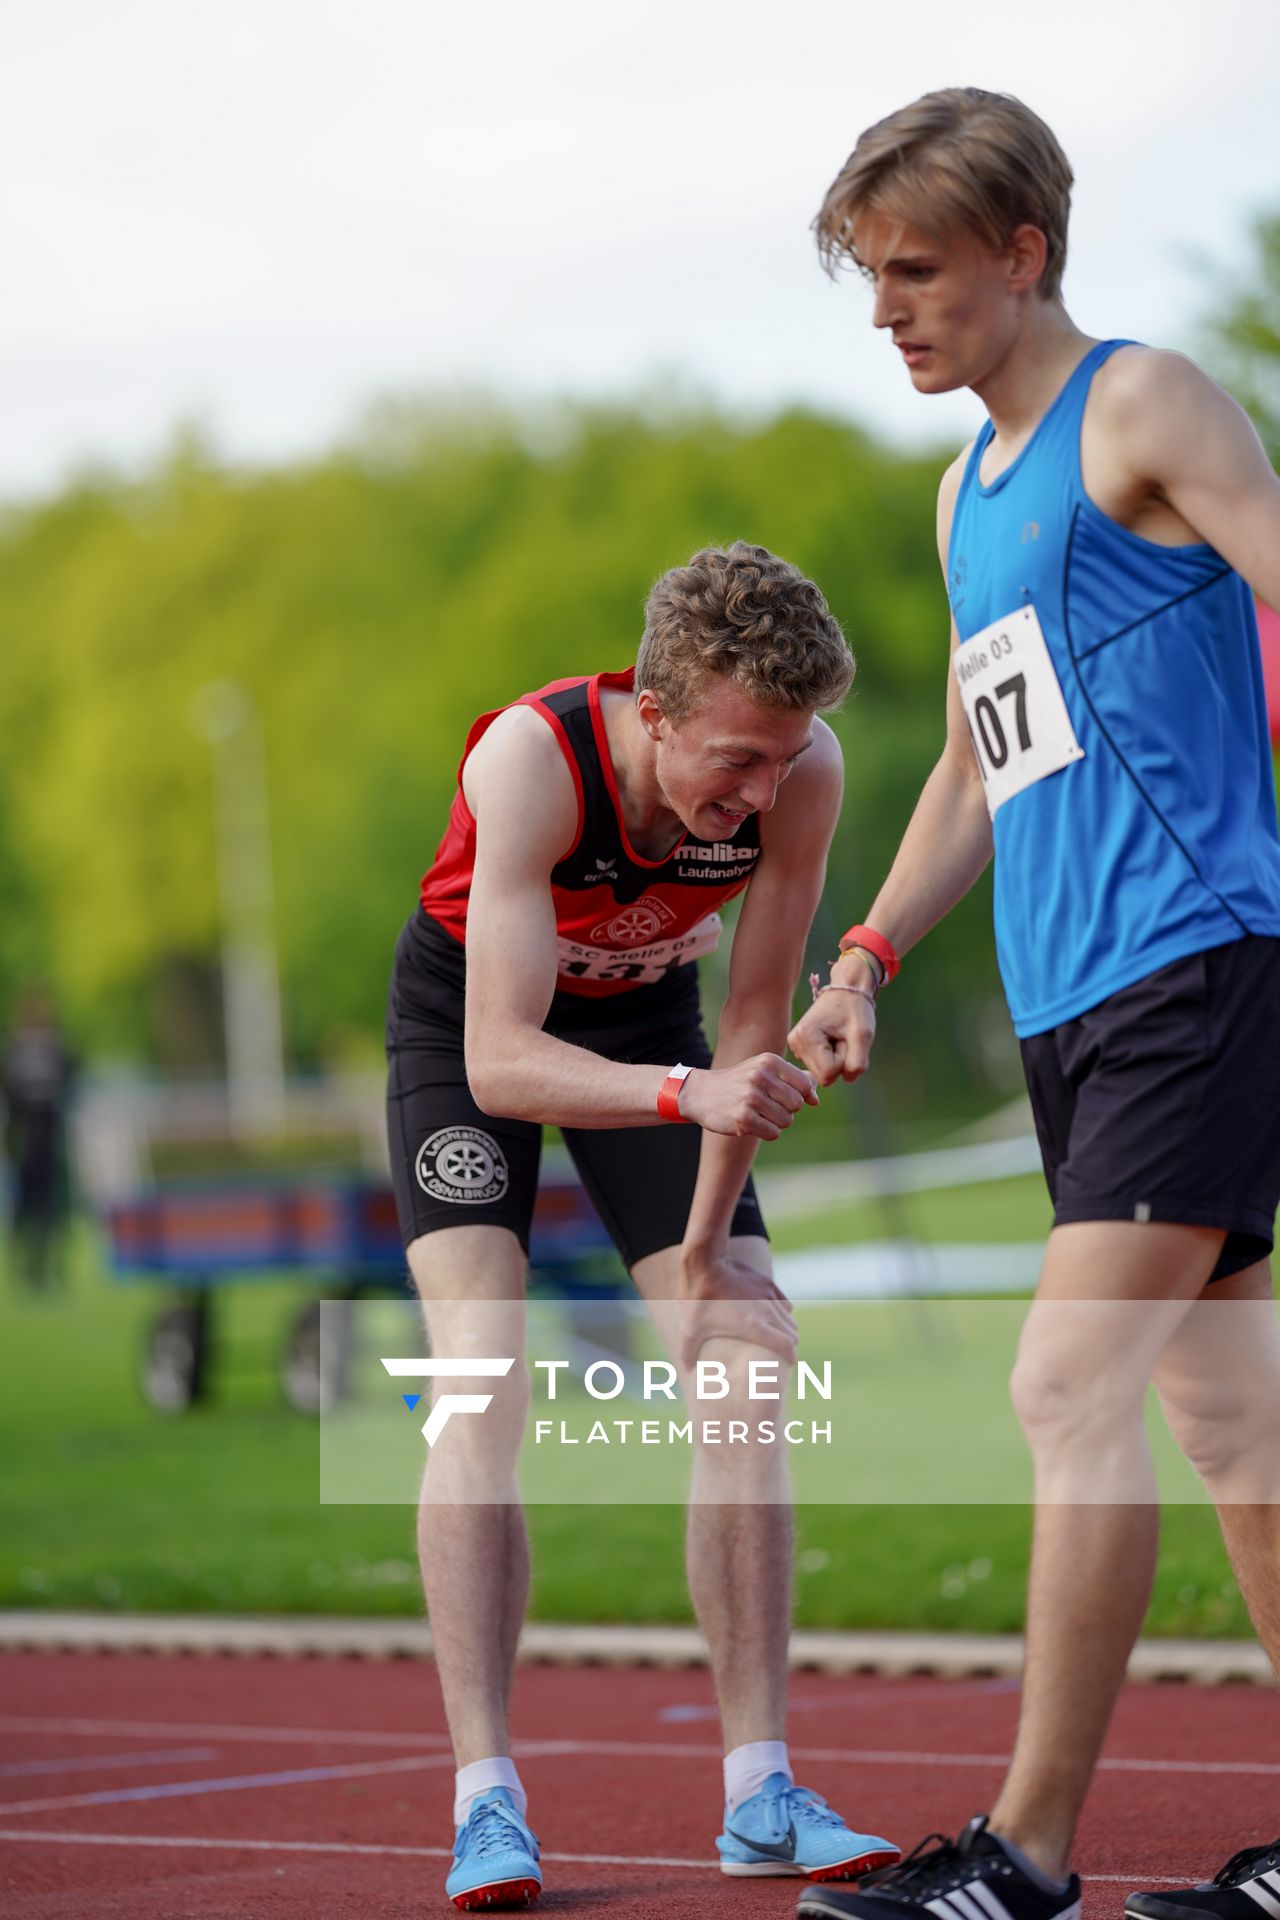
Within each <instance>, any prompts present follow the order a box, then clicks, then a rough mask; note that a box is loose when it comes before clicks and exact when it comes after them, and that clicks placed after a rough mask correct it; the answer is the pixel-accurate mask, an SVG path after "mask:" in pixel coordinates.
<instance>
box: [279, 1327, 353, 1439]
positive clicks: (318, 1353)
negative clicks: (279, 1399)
mask: <svg viewBox="0 0 1280 1920" xmlns="http://www.w3.org/2000/svg"><path fill="white" fill-rule="evenodd" d="M322 1306H326V1307H327V1308H328V1309H329V1313H328V1316H326V1318H325V1321H324V1329H325V1332H324V1339H323V1340H321V1338H320V1325H321V1315H320V1309H321V1307H322ZM350 1319H351V1303H350V1301H349V1300H326V1301H320V1300H310V1301H308V1303H307V1305H306V1306H305V1307H303V1308H302V1310H301V1312H300V1313H299V1314H298V1316H297V1318H296V1319H295V1320H294V1322H293V1325H292V1326H291V1327H290V1329H289V1334H288V1338H287V1339H286V1341H285V1349H284V1357H283V1360H282V1361H281V1365H280V1385H281V1388H282V1389H283V1392H284V1397H285V1399H286V1400H287V1401H288V1403H289V1405H290V1406H291V1407H292V1408H293V1410H294V1412H295V1413H326V1412H327V1411H328V1410H329V1408H330V1407H332V1406H336V1405H337V1403H338V1401H339V1400H341V1398H342V1396H343V1394H344V1393H345V1391H346V1385H347V1357H348V1351H349V1347H350V1339H351V1333H350Z"/></svg>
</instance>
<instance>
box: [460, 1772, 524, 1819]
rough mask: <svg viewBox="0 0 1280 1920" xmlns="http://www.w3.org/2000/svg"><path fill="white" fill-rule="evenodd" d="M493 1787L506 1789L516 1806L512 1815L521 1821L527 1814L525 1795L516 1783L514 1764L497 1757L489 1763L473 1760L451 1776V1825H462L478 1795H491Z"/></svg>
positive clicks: (518, 1777)
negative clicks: (518, 1817) (514, 1814)
mask: <svg viewBox="0 0 1280 1920" xmlns="http://www.w3.org/2000/svg"><path fill="white" fill-rule="evenodd" d="M494 1787H505V1788H506V1789H507V1792H508V1793H509V1794H510V1795H511V1798H512V1799H513V1800H514V1801H515V1803H516V1812H517V1813H518V1814H519V1815H520V1818H521V1819H522V1820H523V1819H524V1816H525V1814H526V1813H527V1812H528V1811H529V1796H528V1794H527V1793H526V1792H525V1790H524V1788H523V1787H522V1786H521V1784H520V1775H519V1774H518V1773H517V1772H516V1763H515V1761H514V1760H508V1759H506V1758H505V1757H501V1756H500V1757H498V1758H495V1759H493V1760H473V1761H472V1762H471V1764H470V1766H468V1767H459V1768H458V1771H457V1772H456V1773H455V1774H454V1776H453V1824H454V1826H455V1827H460V1826H463V1825H464V1824H465V1822H466V1820H467V1818H468V1816H469V1814H470V1812H471V1809H472V1807H473V1806H474V1805H475V1803H476V1801H477V1800H478V1799H479V1798H480V1796H481V1794H482V1793H489V1792H491V1791H492V1789H493V1788H494Z"/></svg>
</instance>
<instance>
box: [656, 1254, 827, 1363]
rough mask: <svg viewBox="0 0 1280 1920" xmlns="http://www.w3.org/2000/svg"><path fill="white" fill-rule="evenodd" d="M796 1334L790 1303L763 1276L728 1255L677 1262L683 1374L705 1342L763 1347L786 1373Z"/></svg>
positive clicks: (755, 1269) (793, 1358)
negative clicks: (782, 1366) (784, 1368)
mask: <svg viewBox="0 0 1280 1920" xmlns="http://www.w3.org/2000/svg"><path fill="white" fill-rule="evenodd" d="M799 1337H800V1336H799V1329H798V1328H797V1326H796V1318H795V1314H794V1313H793V1312H792V1310H791V1302H790V1301H789V1300H788V1299H787V1296H786V1294H785V1293H783V1291H782V1289H781V1287H779V1285H778V1284H777V1282H776V1280H774V1279H773V1278H772V1277H771V1276H770V1275H769V1274H767V1273H761V1272H760V1270H759V1268H758V1267H753V1266H750V1265H749V1264H748V1263H747V1261H745V1260H735V1259H734V1258H733V1256H732V1254H728V1253H725V1254H719V1255H715V1256H712V1257H706V1256H703V1255H699V1256H696V1257H683V1256H682V1258H681V1261H680V1364H681V1366H682V1367H684V1368H685V1369H686V1371H688V1370H689V1369H690V1368H692V1367H693V1366H694V1365H696V1363H697V1359H698V1354H699V1353H700V1351H701V1349H702V1347H703V1345H704V1343H705V1342H706V1341H708V1340H719V1339H724V1340H745V1341H747V1342H748V1343H749V1344H750V1345H751V1346H757V1347H767V1348H768V1349H769V1351H770V1352H771V1353H776V1354H777V1355H778V1357H779V1359H781V1360H784V1361H785V1362H786V1364H787V1365H788V1366H789V1367H793V1366H794V1365H795V1363H796V1350H797V1344H798V1341H799Z"/></svg>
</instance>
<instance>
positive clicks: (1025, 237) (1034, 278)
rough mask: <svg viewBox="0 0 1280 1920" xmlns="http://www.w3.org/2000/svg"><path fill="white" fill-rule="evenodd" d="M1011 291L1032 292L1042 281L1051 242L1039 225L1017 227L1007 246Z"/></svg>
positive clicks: (1006, 255)
mask: <svg viewBox="0 0 1280 1920" xmlns="http://www.w3.org/2000/svg"><path fill="white" fill-rule="evenodd" d="M1005 259H1006V260H1007V262H1008V274H1009V291H1010V293H1030V292H1032V290H1033V289H1034V288H1035V287H1037V286H1038V285H1039V283H1040V277H1041V275H1042V274H1043V273H1044V270H1045V266H1046V264H1047V262H1048V259H1049V242H1048V241H1047V240H1046V239H1045V237H1044V234H1043V233H1042V232H1041V231H1040V229H1039V227H1033V226H1031V225H1030V224H1029V223H1028V224H1026V225H1023V226H1021V227H1015V228H1014V230H1013V237H1012V239H1011V240H1010V242H1009V244H1008V246H1007V247H1006V248H1005Z"/></svg>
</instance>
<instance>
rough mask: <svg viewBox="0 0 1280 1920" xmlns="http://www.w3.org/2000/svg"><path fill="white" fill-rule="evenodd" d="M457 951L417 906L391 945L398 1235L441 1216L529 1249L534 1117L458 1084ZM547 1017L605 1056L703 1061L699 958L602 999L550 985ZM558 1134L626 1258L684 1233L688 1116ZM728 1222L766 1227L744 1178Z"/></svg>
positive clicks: (689, 1186)
mask: <svg viewBox="0 0 1280 1920" xmlns="http://www.w3.org/2000/svg"><path fill="white" fill-rule="evenodd" d="M465 992H466V954H465V952H464V950H463V948H462V947H461V946H459V944H458V942H457V941H456V940H454V939H452V938H451V937H450V935H449V934H447V933H445V931H444V930H443V928H441V927H440V926H438V925H437V923H436V922H435V921H434V920H432V919H431V918H430V917H429V916H428V915H427V914H425V913H423V912H422V910H421V908H419V909H418V911H417V912H416V913H415V914H414V916H413V918H412V919H411V920H410V921H409V923H408V925H407V926H406V927H405V929H404V932H403V933H402V934H401V936H400V939H399V942H398V944H397V946H396V958H395V967H394V970H393V972H392V976H391V994H390V1002H389V1007H388V1013H387V1060H388V1082H387V1131H388V1138H389V1141H390V1146H391V1176H392V1180H393V1183H394V1185H395V1191H396V1206H397V1209H398V1211H399V1215H400V1232H401V1237H402V1239H403V1241H404V1244H405V1246H406V1247H407V1246H408V1245H409V1243H410V1241H412V1240H416V1239H417V1238H418V1236H419V1235H420V1234H424V1233H434V1232H437V1231H438V1230H439V1229H440V1228H442V1227H460V1226H496V1227H509V1228H510V1229H511V1231H512V1233H514V1234H515V1235H516V1236H517V1238H518V1239H519V1241H520V1244H521V1245H522V1246H523V1247H524V1249H525V1251H526V1252H527V1251H528V1247H529V1223H530V1219H531V1217H532V1214H533V1203H534V1198H535V1194H536V1190H537V1184H538V1160H539V1156H540V1153H541V1149H542V1129H541V1127H540V1126H537V1125H535V1124H534V1123H533V1122H532V1121H528V1120H501V1119H495V1118H493V1116H492V1115H490V1114H487V1113H482V1112H481V1110H480V1108H479V1107H478V1106H477V1105H476V1103H475V1101H474V1100H473V1099H472V1097H471V1089H470V1087H469V1086H468V1085H467V1068H466V1060H465V1057H464V1054H463V1041H462V1022H463V1005H464V995H465ZM545 1027H546V1031H547V1032H548V1033H554V1034H555V1035H556V1037H557V1038H558V1039H561V1040H568V1041H570V1042H571V1043H572V1044H573V1045H574V1046H578V1047H586V1048H588V1049H589V1050H590V1051H591V1052H592V1053H598V1054H602V1055H603V1056H604V1058H605V1059H608V1060H625V1061H629V1062H632V1063H634V1064H638V1065H654V1066H668V1067H673V1066H674V1065H675V1064H676V1062H677V1061H678V1060H683V1061H684V1062H685V1064H686V1065H688V1066H692V1067H709V1066H710V1065H711V1050H710V1048H709V1047H708V1045H707V1040H706V1035H705V1034H704V1033H703V1031H702V1015H701V1010H700V1007H699V1001H698V977H697V970H696V968H694V967H692V966H686V967H678V968H676V970H675V971H674V972H673V973H672V974H670V975H668V976H667V978H666V979H664V980H661V981H659V982H657V983H656V984H654V985H652V986H641V987H633V988H631V989H629V990H628V991H627V992H626V993H623V994H618V995H616V996H613V997H611V998H609V999H607V1000H603V999H602V1000H591V999H587V998H586V997H585V996H584V995H582V994H568V993H557V994H556V996H555V998H554V1000H553V1002H552V1005H551V1011H550V1013H549V1014H548V1016H547V1019H546V1023H545ZM563 1134H564V1142H565V1145H566V1147H567V1148H568V1149H569V1152H570V1154H571V1155H572V1158H573V1162H574V1165H575V1166H576V1168H577V1170H578V1175H579V1177H580V1179H581V1181H582V1184H583V1186H584V1187H585V1188H586V1190H587V1192H588V1194H589V1195H590V1197H591V1200H592V1202H593V1204H594V1205H595V1208H596V1210H597V1212H598V1213H599V1215H600V1218H601V1220H602V1221H603V1222H604V1225H605V1227H606V1229H607V1230H608V1233H609V1235H610V1237H611V1239H612V1240H613V1243H614V1245H615V1246H616V1247H617V1249H618V1252H619V1253H620V1254H621V1256H622V1259H623V1261H624V1262H625V1264H626V1265H627V1266H628V1267H632V1266H634V1265H635V1263H636V1261H637V1260H643V1259H644V1258H645V1257H646V1255H648V1254H651V1253H660V1252H661V1251H662V1250H663V1248H665V1247H674V1246H678V1245H679V1244H680V1242H681V1241H682V1240H683V1239H684V1230H685V1225H686V1223H687V1221H688V1218H689V1208H690V1206H691V1204H692V1202H693V1188H694V1182H695V1180H696V1179H697V1173H698V1152H699V1146H700V1143H701V1140H702V1130H701V1128H699V1127H695V1126H678V1125H671V1126H654V1127H616V1128H606V1129H601V1130H599V1131H590V1130H588V1129H585V1128H582V1127H565V1128H564V1129H563ZM730 1230H731V1232H733V1233H735V1234H758V1235H761V1236H763V1235H764V1230H765V1229H764V1221H763V1219H762V1218H761V1214H760V1207H759V1203H758V1202H757V1200H756V1195H755V1189H754V1186H753V1185H752V1183H751V1181H750V1180H748V1182H747V1185H746V1187H745V1188H744V1190H743V1194H742V1197H741V1199H740V1200H739V1202H738V1205H737V1209H736V1211H735V1213H734V1216H733V1221H732V1226H731V1229H730Z"/></svg>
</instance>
